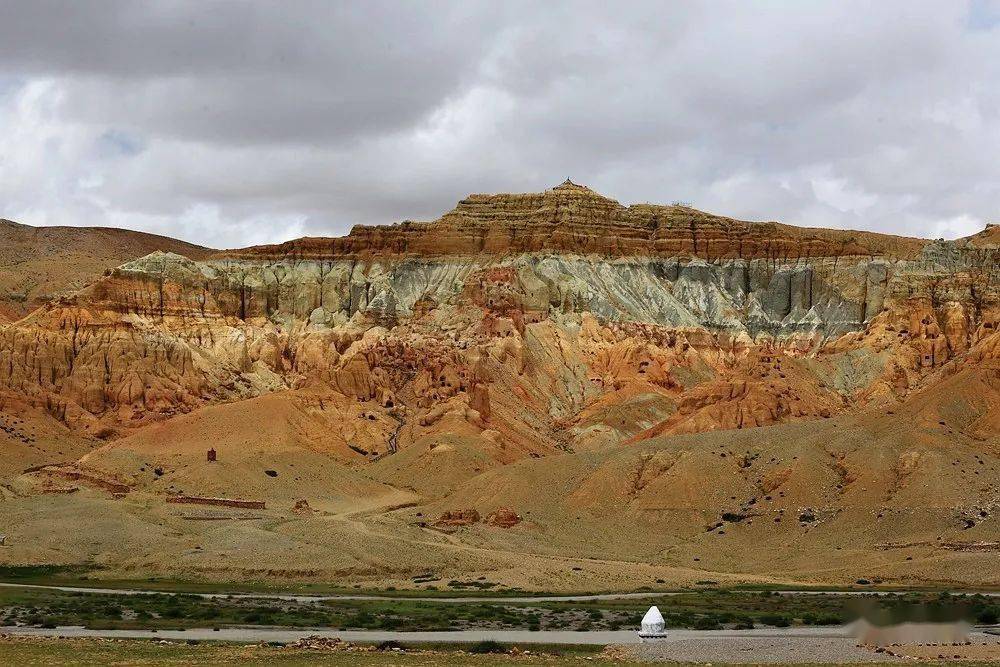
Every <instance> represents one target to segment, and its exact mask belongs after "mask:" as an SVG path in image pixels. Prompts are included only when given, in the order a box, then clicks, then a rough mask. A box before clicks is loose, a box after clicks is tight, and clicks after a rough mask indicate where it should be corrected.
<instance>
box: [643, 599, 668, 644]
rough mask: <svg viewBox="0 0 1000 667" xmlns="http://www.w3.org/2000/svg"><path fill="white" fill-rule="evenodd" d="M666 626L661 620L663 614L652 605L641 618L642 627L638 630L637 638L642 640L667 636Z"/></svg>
mask: <svg viewBox="0 0 1000 667" xmlns="http://www.w3.org/2000/svg"><path fill="white" fill-rule="evenodd" d="M666 629H667V624H666V623H665V622H664V620H663V614H661V613H660V610H659V609H657V608H656V605H653V606H652V607H650V608H649V611H647V612H646V615H645V616H643V617H642V627H641V629H640V630H639V637H641V638H642V639H657V638H658V637H666V636H667V632H666Z"/></svg>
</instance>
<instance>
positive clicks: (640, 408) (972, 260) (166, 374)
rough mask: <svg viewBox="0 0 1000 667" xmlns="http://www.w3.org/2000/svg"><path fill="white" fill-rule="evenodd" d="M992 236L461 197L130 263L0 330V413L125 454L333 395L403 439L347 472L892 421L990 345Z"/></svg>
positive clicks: (998, 295)
mask: <svg viewBox="0 0 1000 667" xmlns="http://www.w3.org/2000/svg"><path fill="white" fill-rule="evenodd" d="M993 236H995V235H992V236H991V232H990V230H987V232H984V234H982V235H978V236H976V237H972V238H971V239H967V240H962V241H956V242H928V241H923V240H919V239H906V238H899V237H890V236H884V235H878V234H870V233H863V232H845V231H834V230H817V229H804V228H798V227H792V226H789V225H782V224H778V223H754V222H742V221H737V220H732V219H729V218H724V217H719V216H713V215H709V214H706V213H702V212H699V211H695V210H693V209H690V208H686V207H681V206H652V205H635V206H631V207H625V206H622V205H620V204H618V203H617V202H614V201H612V200H610V199H607V198H605V197H602V196H600V195H598V194H597V193H594V192H593V191H591V190H589V189H587V188H585V187H582V186H578V185H575V184H572V183H568V182H567V183H564V184H563V185H560V186H558V187H556V188H554V189H552V190H549V191H546V192H544V193H539V194H526V195H473V196H470V197H469V198H467V199H465V200H463V201H462V202H460V203H459V205H458V206H457V207H456V208H455V209H454V210H453V211H451V212H449V213H447V214H445V215H444V216H442V217H441V218H440V219H439V220H437V221H434V222H430V223H412V222H406V223H402V224H399V225H393V226H389V227H359V228H355V229H354V230H353V231H352V232H351V234H350V235H349V236H347V237H344V238H337V239H300V240H297V241H292V242H289V243H286V244H282V245H278V246H266V247H257V248H248V249H245V250H237V251H229V252H225V253H217V254H215V255H213V256H211V257H207V258H204V259H201V260H200V261H196V260H193V259H189V258H187V257H183V256H181V255H177V254H173V253H163V252H156V253H153V254H151V255H148V256H146V257H143V258H141V259H138V260H135V261H132V262H129V263H126V264H124V265H122V266H121V267H119V268H118V269H116V270H114V271H112V272H110V273H109V275H107V276H105V277H104V278H102V279H100V280H99V281H97V282H96V283H94V284H93V285H91V286H90V287H88V288H86V289H84V290H82V291H80V292H78V293H76V294H75V295H73V296H70V297H67V298H63V299H60V300H58V301H55V302H52V303H50V304H49V305H47V306H45V307H43V308H41V309H39V310H38V311H36V312H35V313H34V314H32V315H31V316H30V317H28V318H26V319H24V320H23V321H21V322H19V323H18V324H16V325H10V326H7V327H5V328H3V329H0V393H10V394H16V395H18V396H20V397H21V398H22V399H24V400H27V401H30V402H31V403H33V404H34V405H36V406H37V407H40V408H43V409H45V410H47V411H48V412H49V413H51V414H52V415H54V416H56V417H58V418H59V419H60V420H62V421H64V422H65V423H66V424H67V425H69V426H70V427H71V428H73V429H78V430H81V431H86V432H88V433H91V434H94V435H98V436H100V437H104V438H114V437H116V436H117V435H121V434H125V433H128V432H131V431H134V430H135V429H137V428H140V427H142V426H144V425H146V424H148V423H150V422H151V421H156V420H159V419H162V418H164V417H168V416H171V415H175V414H179V413H185V412H189V411H191V410H194V409H196V408H197V407H199V406H202V405H205V404H208V403H214V402H223V401H231V400H236V399H240V398H248V397H252V396H257V395H260V394H263V393H268V392H272V391H276V390H280V389H293V390H294V389H298V388H302V387H305V386H310V387H322V388H324V390H327V391H330V392H332V393H333V394H335V395H336V396H338V397H341V398H343V397H346V398H347V399H350V400H351V401H355V402H357V404H358V405H359V406H361V408H359V409H360V410H361V411H362V412H365V411H367V412H368V413H370V414H371V416H372V418H373V419H380V420H386V423H388V424H390V425H391V424H393V423H395V424H397V425H398V426H397V427H394V428H388V429H386V436H385V442H384V443H382V445H381V446H379V447H376V448H374V449H373V450H371V449H368V448H356V449H351V450H348V449H347V448H348V447H349V446H350V443H347V442H344V443H343V446H344V448H345V452H344V453H345V455H346V456H348V457H350V456H354V457H356V458H357V459H358V460H361V459H364V458H371V457H372V456H376V457H378V456H384V455H387V454H392V453H395V452H396V451H398V450H400V449H401V448H405V447H407V446H408V445H409V444H410V443H412V442H415V441H417V440H419V439H420V438H422V437H426V436H427V435H428V434H434V433H446V432H447V433H452V432H462V433H468V435H469V437H471V438H474V439H475V440H476V442H478V443H480V445H481V446H482V447H483V448H484V449H485V450H487V451H489V452H490V456H492V457H493V458H495V459H496V460H513V459H516V458H519V457H523V456H528V455H545V454H546V453H547V452H551V451H555V450H556V449H560V448H561V449H573V448H581V447H583V448H586V447H599V446H607V445H611V444H615V443H620V442H625V441H635V440H636V439H643V438H645V437H651V436H653V435H659V434H661V433H683V432H697V431H704V430H713V429H720V428H746V427H750V426H758V425H764V424H770V423H775V422H781V421H787V420H793V419H806V418H825V417H830V416H832V415H834V414H837V413H840V412H843V411H845V410H851V409H853V408H855V407H860V406H865V405H869V404H872V403H878V404H881V403H891V402H893V401H898V400H900V399H902V398H903V397H905V396H906V395H907V394H908V393H910V392H911V391H913V390H915V389H917V388H919V387H921V386H923V383H924V382H925V381H926V379H927V378H928V377H930V376H931V374H932V373H933V371H934V370H935V369H937V368H940V367H941V366H943V365H945V364H947V363H948V362H949V361H951V360H955V359H957V358H960V357H963V355H966V354H967V352H968V351H969V350H971V349H974V348H976V346H977V345H978V344H979V343H980V341H982V340H983V339H985V338H986V337H988V336H989V335H990V334H991V333H993V332H995V331H996V330H997V327H998V325H1000V286H998V270H1000V269H998V265H1000V255H998V250H997V245H996V243H995V240H994V239H993ZM359 450H363V451H359ZM352 452H353V454H352Z"/></svg>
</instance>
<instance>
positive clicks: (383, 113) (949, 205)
mask: <svg viewBox="0 0 1000 667" xmlns="http://www.w3.org/2000/svg"><path fill="white" fill-rule="evenodd" d="M612 4H613V3H604V2H595V3H586V2H572V3H565V4H562V3H528V2H525V3H520V2H508V3H502V4H501V3H493V2H473V1H469V0H463V1H462V2H453V3H445V2H427V3H404V2H372V1H366V2H357V3H346V2H344V3H333V2H316V3H310V2H295V3H274V2H259V3H215V4H211V3H201V2H163V3H135V2H129V1H125V0H122V1H121V2H117V1H111V0H99V1H95V2H88V3H66V2H50V1H48V0H34V1H33V2H30V3H27V2H15V1H13V0H10V1H8V0H0V17H2V20H0V128H2V130H3V131H2V132H0V216H2V217H8V218H11V219H15V220H20V221H22V222H26V223H30V224H69V225H113V226H122V227H129V228H133V229H143V230H147V231H154V232H157V233H162V234H168V235H171V236H176V237H180V238H184V239H186V240H191V241H195V242H199V243H204V244H207V245H211V246H215V247H232V246H242V245H248V244H252V243H260V242H268V241H280V240H285V239H288V238H293V237H295V236H301V235H305V234H309V235H339V234H343V233H345V232H346V231H347V230H348V229H349V228H350V227H351V226H352V225H353V224H356V223H387V222H393V221H397V220H401V219H404V218H412V219H430V218H434V217H436V216H437V215H439V214H440V213H442V212H443V211H445V210H447V209H449V208H450V207H451V206H452V205H453V204H454V202H455V201H456V200H458V199H460V198H461V197H463V196H464V195H465V194H467V193H469V192H498V191H537V190H541V189H544V188H546V187H550V186H552V185H555V184H556V183H558V182H560V181H562V180H563V179H564V178H566V177H567V176H568V177H571V178H573V180H575V181H578V182H583V183H586V184H588V185H590V186H591V187H593V188H595V189H597V190H599V191H601V192H603V193H605V194H607V195H608V196H611V197H614V198H616V199H619V200H620V201H622V202H624V203H631V202H637V201H651V202H670V201H674V200H683V201H687V202H691V203H693V204H694V205H695V206H697V207H699V208H703V209H706V210H711V211H716V212H720V213H725V214H728V215H733V216H736V217H743V218H748V219H780V220H783V221H787V222H791V223H795V224H802V225H810V226H831V227H853V228H863V229H873V230H878V231H885V232H891V233H899V234H907V235H919V236H927V237H938V236H945V237H955V236H961V235H966V234H969V233H973V232H975V231H978V230H979V229H981V228H982V226H983V224H984V223H985V222H986V221H995V220H997V219H998V218H1000V213H998V202H1000V161H998V160H997V159H996V156H997V155H998V154H1000V3H996V2H981V1H980V2H970V3H961V2H944V1H942V2H935V3H929V2H912V1H908V2H880V3H869V2H849V1H846V2H845V1H839V2H830V3H829V4H825V3H823V4H821V3H792V2H789V3H777V2H776V3H744V2H719V1H714V2H705V3H695V2H691V3H661V2H648V3H646V2H632V3H626V4H624V5H617V6H614V7H612V6H611V5H612Z"/></svg>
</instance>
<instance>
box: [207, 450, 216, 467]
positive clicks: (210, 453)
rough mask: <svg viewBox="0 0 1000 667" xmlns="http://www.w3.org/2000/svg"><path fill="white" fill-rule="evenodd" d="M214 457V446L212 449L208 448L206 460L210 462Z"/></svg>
mask: <svg viewBox="0 0 1000 667" xmlns="http://www.w3.org/2000/svg"><path fill="white" fill-rule="evenodd" d="M215 457H216V453H215V448H214V447H213V448H212V449H210V450H208V461H209V463H211V462H212V461H214V460H215Z"/></svg>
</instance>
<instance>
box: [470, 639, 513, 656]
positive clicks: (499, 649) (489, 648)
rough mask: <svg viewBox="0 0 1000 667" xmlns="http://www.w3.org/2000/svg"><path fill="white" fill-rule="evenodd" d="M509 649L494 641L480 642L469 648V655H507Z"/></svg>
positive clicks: (485, 640)
mask: <svg viewBox="0 0 1000 667" xmlns="http://www.w3.org/2000/svg"><path fill="white" fill-rule="evenodd" d="M506 652H507V647H506V646H504V645H503V644H501V643H500V642H497V641H493V640H492V639H484V640H482V641H478V642H476V643H475V644H473V645H472V646H470V647H469V653H506Z"/></svg>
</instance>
